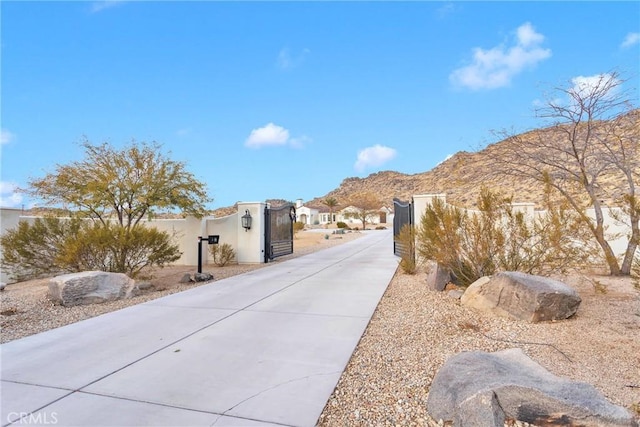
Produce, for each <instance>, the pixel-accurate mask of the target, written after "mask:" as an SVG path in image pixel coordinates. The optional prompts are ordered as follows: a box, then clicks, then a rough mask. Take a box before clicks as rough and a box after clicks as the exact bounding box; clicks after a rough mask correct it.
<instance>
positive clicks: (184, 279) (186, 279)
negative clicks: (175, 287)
mask: <svg viewBox="0 0 640 427" xmlns="http://www.w3.org/2000/svg"><path fill="white" fill-rule="evenodd" d="M191 282H193V279H192V278H191V274H189V273H186V274H185V275H183V276H182V279H180V282H179V283H191Z"/></svg>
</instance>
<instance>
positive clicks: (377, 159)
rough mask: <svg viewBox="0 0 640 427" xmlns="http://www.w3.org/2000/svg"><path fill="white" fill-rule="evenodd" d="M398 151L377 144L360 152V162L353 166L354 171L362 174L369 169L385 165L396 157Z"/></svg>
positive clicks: (357, 161)
mask: <svg viewBox="0 0 640 427" xmlns="http://www.w3.org/2000/svg"><path fill="white" fill-rule="evenodd" d="M396 154H397V152H396V150H395V149H393V148H391V147H386V146H384V145H380V144H376V145H374V146H372V147H367V148H365V149H363V150H360V151H358V160H356V163H355V164H354V165H353V167H354V169H355V170H357V171H358V172H362V171H363V170H365V169H366V168H368V167H377V166H380V165H383V164H384V163H386V162H388V161H389V160H391V159H393V158H394V157H396Z"/></svg>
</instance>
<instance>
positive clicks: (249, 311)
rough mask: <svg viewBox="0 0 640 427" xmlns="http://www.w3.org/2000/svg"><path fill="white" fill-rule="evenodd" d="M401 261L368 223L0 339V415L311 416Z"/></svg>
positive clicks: (36, 419)
mask: <svg viewBox="0 0 640 427" xmlns="http://www.w3.org/2000/svg"><path fill="white" fill-rule="evenodd" d="M397 265H398V259H397V258H396V257H395V256H394V255H393V243H392V233H391V231H390V230H376V231H367V232H365V236H363V237H361V238H359V239H356V240H353V241H351V242H348V243H345V244H343V245H339V246H335V247H333V248H329V249H325V250H323V251H319V252H315V253H313V254H310V255H306V256H303V257H299V258H295V259H292V260H289V261H283V262H275V263H273V264H272V265H270V266H268V267H265V268H262V269H258V270H255V271H252V272H249V273H246V274H243V275H239V276H234V277H230V278H228V279H224V280H221V281H218V282H214V283H211V284H208V285H204V286H200V287H197V288H193V289H191V290H189V291H185V292H181V293H178V294H173V295H170V296H167V297H164V298H160V299H156V300H153V301H150V302H147V303H144V304H139V305H136V306H132V307H129V308H126V309H123V310H120V311H115V312H112V313H108V314H105V315H102V316H99V317H95V318H92V319H88V320H84V321H81V322H78V323H75V324H72V325H68V326H65V327H62V328H59V329H54V330H51V331H47V332H44V333H41V334H38V335H34V336H30V337H27V338H23V339H20V340H16V341H12V342H9V343H6V344H3V345H2V346H0V352H1V353H0V355H1V364H2V374H1V379H2V389H1V393H2V396H1V405H2V406H1V412H2V413H1V417H2V418H1V420H2V426H6V425H12V423H13V424H16V425H25V424H28V425H57V426H155V425H163V426H249V427H250V426H273V425H285V426H314V425H315V424H316V422H317V420H318V417H319V416H320V414H321V413H322V410H323V409H324V406H325V404H326V402H327V400H328V399H329V397H330V395H331V393H332V392H333V390H334V388H335V386H336V384H337V382H338V380H339V378H340V376H341V374H342V372H343V370H344V369H345V367H346V365H347V363H348V361H349V359H350V357H351V354H352V353H353V350H354V349H355V347H356V345H357V343H358V341H359V339H360V337H361V336H362V334H363V333H364V330H365V328H366V326H367V324H368V322H369V320H370V318H371V316H372V314H373V312H374V310H375V308H376V306H377V304H378V301H379V300H380V298H381V297H382V295H383V293H384V292H385V290H386V288H387V285H388V284H389V282H390V281H391V278H392V277H393V274H394V273H395V270H396V267H397Z"/></svg>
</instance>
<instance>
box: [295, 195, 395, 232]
mask: <svg viewBox="0 0 640 427" xmlns="http://www.w3.org/2000/svg"><path fill="white" fill-rule="evenodd" d="M355 211H356V208H355V207H353V206H347V207H346V208H343V209H340V210H337V211H334V212H333V214H331V213H330V212H329V208H328V207H326V206H324V207H312V206H305V205H304V204H303V203H302V199H298V200H296V215H297V221H298V222H301V223H303V224H306V225H310V226H311V225H324V224H329V223H334V224H335V223H336V222H344V223H346V224H353V225H354V226H355V227H357V226H358V224H361V221H359V220H358V219H356V218H353V217H352V216H351V215H350V213H352V212H355ZM331 216H333V218H331ZM391 221H393V212H392V211H391V209H389V208H388V207H386V206H382V207H380V210H379V211H378V212H377V213H376V214H374V215H371V217H370V218H368V219H367V223H368V224H386V223H388V222H391Z"/></svg>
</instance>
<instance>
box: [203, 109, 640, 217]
mask: <svg viewBox="0 0 640 427" xmlns="http://www.w3.org/2000/svg"><path fill="white" fill-rule="evenodd" d="M628 117H629V119H630V120H629V121H628V122H627V128H626V131H628V132H632V133H633V134H634V135H635V138H636V141H638V137H637V136H638V135H640V109H636V110H633V111H631V112H630V113H628ZM540 132H544V129H537V130H533V131H530V132H526V133H523V134H521V135H518V136H517V137H519V138H538V137H540V136H541V134H540ZM509 144H511V141H510V140H508V139H505V140H503V141H499V142H496V143H494V144H491V145H489V146H487V147H486V148H484V149H482V150H480V151H477V152H473V153H471V152H466V151H461V152H458V153H456V154H455V155H453V156H452V157H450V158H449V159H447V160H445V161H443V162H442V163H440V164H439V165H438V166H436V167H435V168H433V169H431V170H429V171H427V172H422V173H417V174H404V173H401V172H395V171H383V172H377V173H374V174H371V175H369V176H367V177H365V178H356V177H351V178H345V179H344V180H343V181H342V183H341V184H340V186H339V187H338V188H336V189H334V190H331V191H330V192H328V193H327V194H325V195H324V196H322V197H316V198H315V199H312V200H308V201H305V202H304V204H305V206H309V207H314V208H317V209H320V210H326V209H327V207H326V206H325V205H324V203H323V200H325V199H327V198H328V197H334V198H336V200H337V201H338V203H339V205H340V206H342V207H344V206H345V205H347V204H348V201H349V199H350V198H351V196H352V195H354V194H358V193H363V192H372V193H375V194H377V195H379V197H380V199H381V202H382V203H383V204H384V205H386V206H388V207H390V208H391V207H392V206H393V199H394V198H398V199H400V200H403V201H407V200H409V199H410V198H411V197H412V196H413V195H416V194H429V193H444V194H446V195H447V201H448V202H449V203H452V204H455V205H458V206H464V207H467V208H472V207H474V206H475V204H476V199H477V197H478V195H479V194H480V189H481V188H482V187H483V186H484V187H487V188H489V189H490V190H492V191H498V192H500V193H501V194H503V195H504V196H512V197H513V201H514V202H531V203H535V204H536V206H537V207H540V206H542V204H543V201H544V191H543V186H542V185H541V184H540V183H539V182H537V181H535V180H533V179H527V178H517V177H512V176H510V177H508V178H505V177H504V176H501V175H498V174H496V173H495V167H494V165H493V161H492V158H495V157H497V156H501V155H503V154H504V153H506V152H507V151H508V149H509V148H510V147H509ZM638 144H640V142H638ZM541 154H544V153H543V152H541ZM634 155H635V156H638V155H640V150H638V149H637V145H636V150H635V153H634ZM634 161H636V162H637V163H638V164H640V159H637V158H636V159H635V160H634ZM621 179H624V178H623V177H621V176H620V175H617V174H615V173H612V172H609V173H606V174H603V175H602V177H601V179H600V183H601V186H602V189H603V193H606V194H608V195H609V196H608V197H605V199H606V200H605V202H607V203H609V204H611V203H613V200H614V199H615V198H617V197H620V196H621V195H622V194H621V193H622V189H623V186H622V185H620V183H621ZM636 184H638V182H636ZM275 201H279V202H282V203H285V202H286V201H283V200H279V199H277V200H274V201H272V204H273V205H274V206H278V205H279V204H280V203H273V202H275ZM233 212H235V209H234V208H233V207H228V208H221V209H218V210H216V211H215V212H214V215H216V216H221V214H222V213H224V214H230V213H233Z"/></svg>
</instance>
